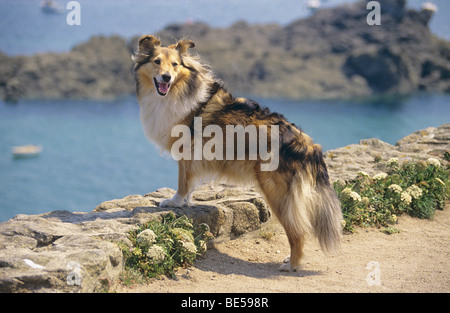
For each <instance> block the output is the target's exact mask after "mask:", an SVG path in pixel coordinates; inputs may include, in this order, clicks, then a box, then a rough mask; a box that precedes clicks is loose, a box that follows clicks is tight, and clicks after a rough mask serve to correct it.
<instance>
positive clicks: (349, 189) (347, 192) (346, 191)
mask: <svg viewBox="0 0 450 313" xmlns="http://www.w3.org/2000/svg"><path fill="white" fill-rule="evenodd" d="M351 192H352V188H349V187H346V188H345V189H344V190H342V193H343V194H345V195H349V194H350V193H351Z"/></svg>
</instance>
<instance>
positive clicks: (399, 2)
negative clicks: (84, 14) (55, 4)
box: [0, 0, 450, 101]
mask: <svg viewBox="0 0 450 313" xmlns="http://www.w3.org/2000/svg"><path fill="white" fill-rule="evenodd" d="M379 2H380V4H381V8H382V10H381V25H380V26H376V25H375V26H369V25H368V24H367V21H366V18H367V14H368V12H369V11H368V10H367V9H366V2H365V1H360V2H357V3H354V4H351V5H342V6H339V7H336V8H331V9H323V10H318V11H317V12H316V13H315V14H314V15H312V16H311V17H309V18H306V19H300V20H297V21H294V22H292V23H290V24H289V25H287V26H285V27H282V26H279V25H275V24H267V25H249V24H247V23H245V22H238V23H236V24H234V25H232V26H231V27H228V28H211V27H209V26H208V25H205V24H202V23H194V24H190V25H187V24H186V25H169V26H168V27H166V28H165V29H164V30H163V31H161V32H160V34H158V35H159V36H160V38H161V39H162V41H163V42H164V43H165V44H168V43H171V42H173V38H178V39H179V38H183V37H185V36H188V37H189V38H190V39H192V40H194V41H195V42H196V44H197V48H196V49H197V52H198V53H199V54H200V55H202V56H203V57H204V59H206V60H207V61H208V62H209V63H210V64H211V66H212V68H213V69H214V70H215V71H216V73H217V76H218V77H219V78H221V79H222V80H223V81H224V82H225V84H226V86H227V87H228V89H230V90H231V91H232V92H233V93H235V94H244V95H258V96H264V97H277V98H279V97H282V98H296V99H308V98H315V99H317V98H322V99H324V98H326V99H331V98H354V97H367V96H373V95H379V94H381V95H383V94H408V93H411V92H416V91H419V90H420V91H430V92H450V62H449V57H448V56H449V55H450V42H448V41H445V40H443V39H439V38H437V37H435V36H434V35H433V34H431V32H430V30H429V27H428V23H429V21H430V19H431V18H432V12H431V11H429V10H421V11H415V10H410V9H408V8H407V7H406V0H379ZM136 40H137V38H133V39H130V40H128V39H125V38H121V37H118V36H113V37H93V38H91V39H90V40H89V41H88V42H85V43H82V44H79V45H77V46H75V47H74V48H73V49H72V50H71V51H69V52H65V53H60V54H56V53H41V54H36V55H33V56H13V57H11V56H7V55H5V54H2V53H1V52H0V98H3V99H4V100H6V101H17V100H18V99H24V98H28V99H30V98H31V99H36V98H38V99H66V98H76V99H85V98H91V99H113V98H116V97H120V96H123V95H127V94H132V93H134V89H135V86H134V77H133V70H132V68H133V64H132V62H131V59H130V55H131V53H132V51H133V50H134V49H135V47H136Z"/></svg>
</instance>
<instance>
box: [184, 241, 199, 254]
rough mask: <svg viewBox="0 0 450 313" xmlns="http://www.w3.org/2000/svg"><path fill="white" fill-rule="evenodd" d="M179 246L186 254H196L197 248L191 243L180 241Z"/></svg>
mask: <svg viewBox="0 0 450 313" xmlns="http://www.w3.org/2000/svg"><path fill="white" fill-rule="evenodd" d="M181 245H182V246H183V248H184V249H185V250H186V251H187V252H189V253H192V254H195V253H197V247H196V246H195V245H194V244H193V243H192V242H186V241H182V242H181Z"/></svg>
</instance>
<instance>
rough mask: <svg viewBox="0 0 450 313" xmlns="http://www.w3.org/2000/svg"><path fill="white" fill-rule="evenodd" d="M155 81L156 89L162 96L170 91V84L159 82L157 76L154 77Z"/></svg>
mask: <svg viewBox="0 0 450 313" xmlns="http://www.w3.org/2000/svg"><path fill="white" fill-rule="evenodd" d="M153 81H154V82H155V87H156V91H157V92H158V94H159V95H160V96H165V95H167V93H168V92H169V89H170V84H169V83H163V82H158V81H157V80H156V78H154V77H153Z"/></svg>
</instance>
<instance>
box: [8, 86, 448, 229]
mask: <svg viewBox="0 0 450 313" xmlns="http://www.w3.org/2000/svg"><path fill="white" fill-rule="evenodd" d="M255 100H257V101H258V102H259V103H260V104H261V105H263V106H268V107H269V108H270V109H271V110H272V111H276V112H279V113H282V114H283V115H285V116H286V117H287V118H288V120H289V121H291V122H293V123H295V124H296V125H297V126H299V127H301V128H302V129H303V130H304V131H305V132H306V133H308V134H309V135H311V136H312V137H313V139H314V140H315V142H316V143H319V144H321V145H322V146H323V148H324V149H325V150H329V149H333V148H337V147H342V146H345V145H349V144H353V143H358V142H359V140H360V139H363V138H373V137H375V138H379V139H381V140H384V141H386V142H388V143H391V144H395V142H396V141H397V140H399V139H401V138H402V137H404V136H406V135H408V134H410V133H412V132H413V131H416V130H419V129H423V128H426V127H429V126H440V125H441V124H443V123H448V122H450V105H449V103H450V95H448V94H447V95H445V94H416V95H412V96H410V97H402V98H391V99H390V100H389V101H388V102H386V101H383V102H381V103H380V102H377V101H374V102H367V101H366V102H349V101H293V100H289V101H288V100H276V99H271V100H270V99H255ZM24 144H39V145H42V146H43V152H42V153H41V155H40V156H37V157H34V158H28V159H14V158H13V157H12V152H11V149H12V147H13V146H17V145H24ZM176 184H177V166H176V162H175V161H174V160H172V159H170V158H167V157H164V156H161V155H160V153H159V151H158V150H157V149H156V148H154V147H153V146H152V145H151V144H150V143H149V142H148V141H147V139H146V138H145V136H144V134H143V130H142V127H141V124H140V121H139V108H138V104H137V102H136V99H135V97H132V96H130V97H126V98H123V99H118V100H116V101H113V102H103V101H71V100H70V101H69V100H66V101H41V100H40V101H38V100H34V101H31V100H28V101H20V102H19V103H18V104H16V105H11V104H6V103H3V102H0V221H5V220H7V219H9V218H12V217H13V216H14V215H16V214H19V213H25V214H38V213H44V212H48V211H52V210H69V211H82V212H83V211H84V212H88V211H91V210H93V209H94V208H95V207H96V206H97V205H98V204H100V203H101V202H103V201H106V200H111V199H116V198H122V197H125V196H127V195H130V194H145V193H148V192H152V191H155V190H156V189H158V188H160V187H170V188H174V189H176Z"/></svg>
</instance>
